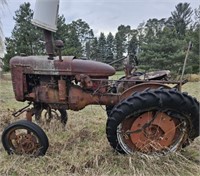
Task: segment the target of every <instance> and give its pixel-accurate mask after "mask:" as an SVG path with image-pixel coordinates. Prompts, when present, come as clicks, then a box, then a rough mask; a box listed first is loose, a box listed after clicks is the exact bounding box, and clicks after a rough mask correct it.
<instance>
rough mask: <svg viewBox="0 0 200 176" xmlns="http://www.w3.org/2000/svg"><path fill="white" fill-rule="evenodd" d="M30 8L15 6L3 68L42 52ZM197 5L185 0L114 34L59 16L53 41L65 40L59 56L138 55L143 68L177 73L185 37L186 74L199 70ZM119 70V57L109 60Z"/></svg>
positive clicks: (199, 14) (106, 59) (106, 58)
mask: <svg viewBox="0 0 200 176" xmlns="http://www.w3.org/2000/svg"><path fill="white" fill-rule="evenodd" d="M32 17H33V11H32V10H31V9H30V3H24V4H22V5H20V7H19V10H17V11H16V12H15V16H14V17H13V19H14V20H15V26H14V29H13V31H12V34H11V37H7V38H6V39H5V45H6V51H7V53H6V54H5V57H4V70H5V71H8V70H9V60H10V58H12V57H13V56H15V55H44V54H45V49H44V38H43V33H42V30H41V29H39V28H37V27H35V26H33V25H32V24H31V19H32ZM199 20H200V6H199V7H198V8H197V9H192V8H191V7H190V4H189V3H179V4H177V5H176V6H175V9H174V11H172V12H171V16H170V17H167V18H162V19H156V18H153V19H149V20H147V21H146V22H142V23H140V24H139V25H138V27H137V28H136V29H133V28H132V27H131V26H129V25H120V26H119V27H118V28H117V32H116V33H115V34H112V33H111V32H110V33H109V34H108V35H105V34H104V33H103V32H101V33H100V35H99V36H95V35H94V32H93V29H91V28H90V26H89V24H88V23H87V22H85V21H83V20H82V19H78V20H76V21H72V22H71V23H69V24H66V20H65V17H64V16H63V15H60V16H59V17H58V24H57V25H58V26H57V27H58V30H57V31H56V33H54V39H60V40H62V41H63V42H64V47H63V50H62V54H63V55H75V56H77V57H84V58H87V59H91V60H96V61H100V62H105V63H111V62H113V61H115V60H118V59H120V58H122V57H123V56H125V55H127V54H129V55H133V56H137V57H138V60H139V64H140V68H142V69H143V70H155V69H170V70H173V71H174V72H179V71H180V68H181V67H182V65H183V60H184V57H185V54H186V50H187V46H188V43H189V41H191V42H192V48H191V51H190V55H189V60H188V64H187V67H186V72H187V73H197V72H199V62H200V61H199V29H200V24H199ZM114 66H115V67H116V69H119V70H120V69H122V61H119V62H117V63H115V64H114Z"/></svg>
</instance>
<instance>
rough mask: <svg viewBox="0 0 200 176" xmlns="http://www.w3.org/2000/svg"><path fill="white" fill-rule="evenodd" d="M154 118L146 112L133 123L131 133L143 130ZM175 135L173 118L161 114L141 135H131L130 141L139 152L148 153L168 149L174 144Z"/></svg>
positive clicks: (150, 113)
mask: <svg viewBox="0 0 200 176" xmlns="http://www.w3.org/2000/svg"><path fill="white" fill-rule="evenodd" d="M152 118H153V115H152V112H146V113H144V114H142V115H140V117H139V118H137V119H136V120H135V121H134V122H133V124H132V126H131V131H135V130H137V129H138V128H141V127H142V126H144V125H145V124H146V123H147V122H150V121H151V120H152ZM175 134H176V124H175V122H174V121H173V120H172V118H171V117H170V116H168V115H166V114H165V113H159V114H157V116H156V118H155V119H154V120H153V122H152V123H151V124H150V125H149V126H148V127H147V128H145V129H144V130H142V131H141V132H139V133H133V134H131V135H130V140H131V142H132V143H133V144H134V145H135V147H136V148H137V150H139V151H142V152H144V153H148V152H155V151H161V150H162V149H167V148H168V147H169V146H170V145H171V144H173V139H174V137H175Z"/></svg>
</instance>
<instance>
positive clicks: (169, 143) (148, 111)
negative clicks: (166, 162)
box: [106, 88, 199, 154]
mask: <svg viewBox="0 0 200 176" xmlns="http://www.w3.org/2000/svg"><path fill="white" fill-rule="evenodd" d="M106 134H107V139H108V141H109V143H110V145H111V146H112V147H113V148H114V149H115V150H116V151H118V152H119V153H127V154H132V153H134V152H135V151H138V152H142V153H147V154H152V153H162V154H166V153H169V152H172V151H177V150H178V149H179V148H181V147H183V146H186V145H188V144H189V141H192V140H194V139H195V138H196V137H197V136H199V102H198V101H197V100H196V99H194V98H192V97H191V96H189V95H187V94H186V93H181V92H179V91H177V90H175V89H162V88H161V89H149V90H145V91H143V92H137V93H134V94H133V95H132V96H131V97H129V98H127V99H125V100H124V101H122V102H120V103H119V104H118V105H117V106H115V108H114V109H113V110H112V112H111V113H110V116H109V118H108V120H107V124H106Z"/></svg>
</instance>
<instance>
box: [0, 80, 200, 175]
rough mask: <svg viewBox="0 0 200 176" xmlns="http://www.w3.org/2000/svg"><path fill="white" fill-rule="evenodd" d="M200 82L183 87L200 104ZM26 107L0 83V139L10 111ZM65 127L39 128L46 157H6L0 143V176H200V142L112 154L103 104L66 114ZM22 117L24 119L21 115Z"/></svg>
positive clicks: (55, 123)
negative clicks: (162, 152)
mask: <svg viewBox="0 0 200 176" xmlns="http://www.w3.org/2000/svg"><path fill="white" fill-rule="evenodd" d="M199 90H200V83H199V82H193V83H187V84H186V85H184V87H183V91H187V92H189V94H190V95H192V96H195V97H196V98H197V99H198V100H200V93H199ZM25 105H26V103H19V102H17V101H15V99H14V95H13V91H12V86H11V81H10V80H9V79H4V80H0V135H1V134H2V130H3V129H4V128H5V126H7V125H8V124H9V123H11V122H13V121H16V120H17V119H18V118H14V117H12V115H11V114H12V112H13V111H15V110H16V109H18V108H21V107H23V106H25ZM68 116H69V120H68V123H67V126H66V127H65V128H63V127H62V125H61V124H60V122H58V121H56V120H55V121H52V122H51V123H50V124H49V125H46V124H43V125H41V127H42V128H43V129H44V131H45V132H46V134H47V136H48V138H49V143H50V146H49V149H48V151H47V153H46V155H45V156H44V157H39V158H30V157H28V156H17V155H11V156H9V155H7V153H6V152H5V151H4V149H3V146H2V144H0V175H1V176H4V175H5V176H6V175H8V176H18V175H19V176H25V175H26V176H27V175H31V176H32V175H35V176H36V175H40V176H46V175H50V176H58V175H59V176H65V175H85V176H88V175H92V176H97V175H102V176H106V175H119V176H121V175H127V176H129V175H133V176H146V175H148V176H154V175H156V176H162V175H163V176H165V175H166V176H179V175H180V176H193V175H195V176H198V175H199V173H200V154H199V152H200V150H199V149H200V138H197V139H196V140H195V141H194V142H193V143H192V144H191V145H190V146H189V147H187V148H185V149H184V150H182V151H180V152H177V153H172V154H170V155H168V156H162V157H158V156H147V155H141V154H137V153H136V154H134V155H133V156H124V155H120V154H117V153H115V152H114V151H113V150H112V148H111V147H110V145H109V143H108V142H107V139H106V134H105V124H106V119H107V117H106V112H105V107H104V106H102V107H101V106H88V107H86V108H85V109H83V110H82V111H79V112H73V111H68ZM20 118H22V119H24V118H25V117H24V115H22V116H21V117H20Z"/></svg>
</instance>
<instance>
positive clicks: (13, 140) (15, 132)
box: [2, 120, 49, 156]
mask: <svg viewBox="0 0 200 176" xmlns="http://www.w3.org/2000/svg"><path fill="white" fill-rule="evenodd" d="M2 143H3V146H4V148H5V150H6V151H7V153H8V154H18V155H23V154H25V155H30V156H42V155H45V153H46V151H47V149H48V146H49V142H48V138H47V136H46V134H45V132H44V131H43V130H42V129H41V128H40V127H39V126H38V125H36V124H34V123H32V122H30V121H27V120H20V121H17V122H14V123H12V124H10V125H9V126H7V127H6V128H5V129H4V131H3V134H2Z"/></svg>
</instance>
